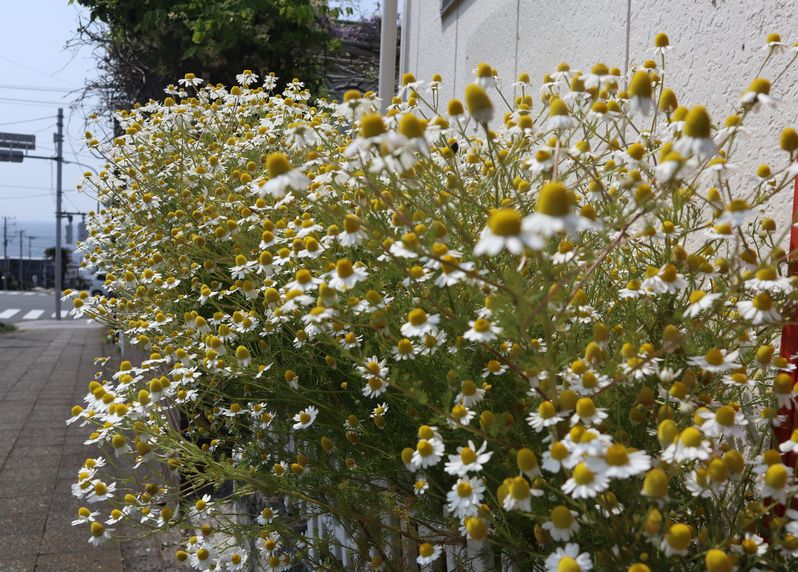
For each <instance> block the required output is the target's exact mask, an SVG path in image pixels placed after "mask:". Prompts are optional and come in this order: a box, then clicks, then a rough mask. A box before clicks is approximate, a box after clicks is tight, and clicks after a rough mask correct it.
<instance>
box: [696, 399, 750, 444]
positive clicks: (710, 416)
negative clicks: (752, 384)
mask: <svg viewBox="0 0 798 572" xmlns="http://www.w3.org/2000/svg"><path fill="white" fill-rule="evenodd" d="M697 414H698V416H699V417H701V418H702V419H704V420H705V421H704V423H702V424H701V432H702V433H704V435H706V436H707V437H721V436H723V437H727V438H728V437H738V438H741V437H745V426H746V425H748V419H746V418H745V413H743V412H742V411H739V410H735V409H734V407H731V406H730V405H721V406H720V407H718V408H717V410H715V412H714V413H713V412H711V411H709V410H703V411H699V412H698V413H697Z"/></svg>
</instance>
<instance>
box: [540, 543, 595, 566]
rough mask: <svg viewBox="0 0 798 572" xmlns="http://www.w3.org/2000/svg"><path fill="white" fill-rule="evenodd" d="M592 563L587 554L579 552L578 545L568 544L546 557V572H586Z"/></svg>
mask: <svg viewBox="0 0 798 572" xmlns="http://www.w3.org/2000/svg"><path fill="white" fill-rule="evenodd" d="M589 570H593V561H592V560H591V559H590V554H588V553H587V552H581V553H580V552H579V545H578V544H574V543H573V542H569V543H568V544H566V545H565V548H557V550H555V551H554V552H553V553H552V554H549V555H548V556H547V557H546V572H587V571H589Z"/></svg>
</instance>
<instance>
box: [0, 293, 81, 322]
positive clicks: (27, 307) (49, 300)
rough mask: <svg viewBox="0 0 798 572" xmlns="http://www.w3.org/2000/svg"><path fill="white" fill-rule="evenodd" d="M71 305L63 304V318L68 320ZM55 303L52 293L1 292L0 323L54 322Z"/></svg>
mask: <svg viewBox="0 0 798 572" xmlns="http://www.w3.org/2000/svg"><path fill="white" fill-rule="evenodd" d="M71 308H72V304H71V303H67V302H61V316H62V317H64V318H67V313H68V312H69V310H70V309H71ZM53 318H55V301H54V300H53V293H52V291H49V292H41V291H22V292H20V291H18V290H0V322H6V323H8V322H22V321H28V320H52V319H53Z"/></svg>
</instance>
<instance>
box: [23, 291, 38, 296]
mask: <svg viewBox="0 0 798 572" xmlns="http://www.w3.org/2000/svg"><path fill="white" fill-rule="evenodd" d="M22 295H23V296H35V295H36V292H23V293H22Z"/></svg>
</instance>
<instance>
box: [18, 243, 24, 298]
mask: <svg viewBox="0 0 798 572" xmlns="http://www.w3.org/2000/svg"><path fill="white" fill-rule="evenodd" d="M23 234H25V231H24V230H21V231H19V289H20V290H22V283H23V282H22V279H23V273H22V247H23V245H24V242H25V240H24V239H23V238H22V235H23Z"/></svg>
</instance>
